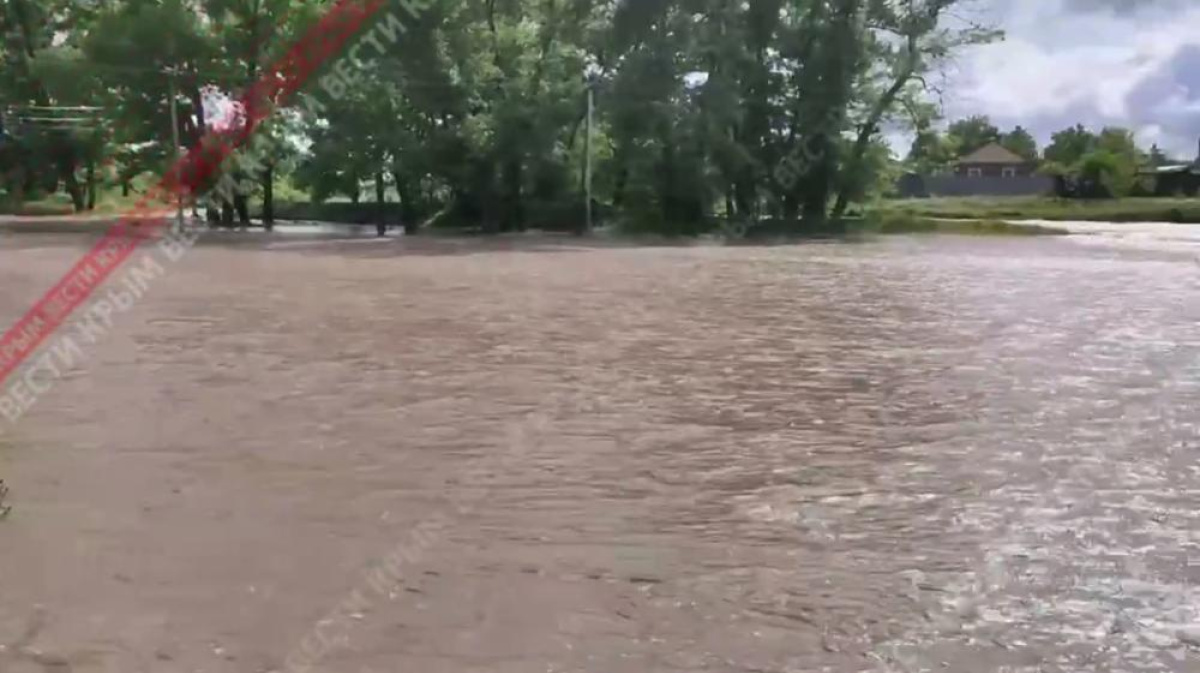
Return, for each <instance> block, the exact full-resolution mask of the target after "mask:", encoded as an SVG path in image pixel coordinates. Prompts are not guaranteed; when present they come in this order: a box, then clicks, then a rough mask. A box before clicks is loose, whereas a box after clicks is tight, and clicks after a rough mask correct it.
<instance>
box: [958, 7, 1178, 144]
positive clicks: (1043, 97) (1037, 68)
mask: <svg viewBox="0 0 1200 673" xmlns="http://www.w3.org/2000/svg"><path fill="white" fill-rule="evenodd" d="M989 2H990V4H989V5H988V6H986V7H984V8H983V10H982V16H981V17H979V18H982V19H984V20H991V21H992V22H993V23H995V24H997V25H999V26H1000V27H1002V28H1004V29H1005V30H1006V31H1007V32H1008V39H1007V40H1006V41H1004V42H1001V43H996V44H992V45H987V46H983V47H977V48H974V49H971V50H969V51H968V52H966V53H964V54H963V55H962V57H960V59H959V61H958V64H957V69H956V71H955V72H954V73H953V74H952V75H951V77H950V86H949V89H948V91H947V95H946V97H945V100H944V102H945V105H946V112H947V114H948V115H949V116H950V117H952V118H954V117H961V116H965V115H970V114H987V115H990V116H991V117H992V118H993V120H994V121H996V122H997V123H998V124H1000V125H1002V126H1004V127H1011V126H1013V125H1016V124H1021V125H1023V126H1025V127H1027V128H1030V129H1032V130H1033V131H1034V132H1035V133H1036V134H1037V135H1038V136H1040V139H1041V140H1042V141H1046V140H1048V139H1049V135H1050V134H1051V133H1052V132H1053V131H1055V130H1058V129H1061V128H1064V127H1066V126H1069V125H1073V124H1075V123H1083V124H1085V125H1089V126H1100V125H1104V124H1115V125H1123V126H1127V127H1130V128H1132V129H1134V130H1136V131H1138V133H1139V137H1140V138H1143V139H1144V140H1145V141H1150V142H1159V143H1160V144H1162V145H1163V146H1164V147H1166V148H1167V149H1169V150H1172V151H1175V152H1179V153H1184V154H1186V155H1187V156H1191V153H1192V152H1194V151H1195V147H1196V136H1198V135H1200V72H1197V70H1198V68H1200V7H1197V6H1195V5H1194V4H1192V3H1187V4H1184V3H1178V2H1171V1H1170V0H1164V1H1161V2H1159V3H1142V4H1140V5H1138V4H1131V3H1129V2H1126V1H1125V0H1066V1H1065V2H1064V0H989ZM1189 5H1191V6H1190V7H1189Z"/></svg>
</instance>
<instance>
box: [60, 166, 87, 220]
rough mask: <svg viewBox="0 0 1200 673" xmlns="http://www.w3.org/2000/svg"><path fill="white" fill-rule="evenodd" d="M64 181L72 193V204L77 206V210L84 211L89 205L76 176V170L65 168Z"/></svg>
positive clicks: (68, 190)
mask: <svg viewBox="0 0 1200 673" xmlns="http://www.w3.org/2000/svg"><path fill="white" fill-rule="evenodd" d="M63 182H64V184H65V186H66V189H67V193H68V194H70V195H71V204H72V205H73V206H75V212H77V213H82V212H83V210H84V208H86V207H87V202H86V200H85V199H84V192H83V189H82V188H81V187H80V185H79V180H77V179H76V178H75V171H74V170H71V169H66V170H64V171H63Z"/></svg>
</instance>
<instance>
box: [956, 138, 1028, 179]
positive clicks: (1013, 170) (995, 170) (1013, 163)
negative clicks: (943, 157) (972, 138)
mask: <svg viewBox="0 0 1200 673" xmlns="http://www.w3.org/2000/svg"><path fill="white" fill-rule="evenodd" d="M1036 171H1037V164H1036V163H1034V162H1032V161H1026V160H1025V158H1024V157H1022V156H1021V155H1019V154H1016V153H1015V152H1012V151H1010V150H1008V149H1006V148H1005V147H1003V146H1002V145H1000V144H999V143H991V144H988V145H985V146H983V147H981V148H979V149H977V150H975V151H974V152H972V153H970V154H968V155H967V156H965V157H962V158H960V159H959V160H958V163H956V164H955V165H954V174H955V175H957V176H959V177H964V178H1027V177H1029V176H1031V175H1033V174H1034V173H1035V172H1036Z"/></svg>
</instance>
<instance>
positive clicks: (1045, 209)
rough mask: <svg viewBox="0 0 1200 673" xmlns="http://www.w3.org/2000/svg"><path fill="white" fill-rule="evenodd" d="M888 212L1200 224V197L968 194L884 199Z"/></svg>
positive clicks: (879, 209) (878, 209) (882, 210)
mask: <svg viewBox="0 0 1200 673" xmlns="http://www.w3.org/2000/svg"><path fill="white" fill-rule="evenodd" d="M871 212H872V213H879V214H884V215H900V214H903V215H912V216H916V217H928V218H940V219H950V220H1050V221H1058V222H1062V221H1071V220H1092V221H1100V222H1176V223H1186V224H1200V199H1182V198H1144V199H1143V198H1137V199H1134V198H1128V199H1106V200H1097V201H1082V200H1074V199H1070V200H1068V199H1055V198H1049V197H1010V198H988V197H963V198H936V199H902V200H893V201H881V202H879V203H878V204H876V205H875V207H874V208H872V209H871Z"/></svg>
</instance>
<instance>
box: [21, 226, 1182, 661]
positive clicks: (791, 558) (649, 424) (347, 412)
mask: <svg viewBox="0 0 1200 673" xmlns="http://www.w3.org/2000/svg"><path fill="white" fill-rule="evenodd" d="M12 241H13V239H12V238H9V239H6V240H5V242H6V243H11V242H12ZM267 245H268V244H263V245H261V246H256V245H242V246H238V247H224V246H215V245H214V246H201V247H200V248H198V249H196V250H195V251H194V252H193V253H192V254H191V255H190V256H189V257H187V258H186V259H185V260H184V261H183V262H182V263H181V264H180V265H179V266H178V267H175V268H172V269H170V273H169V274H168V275H167V276H166V277H164V278H163V279H161V280H160V281H159V283H158V285H157V286H156V287H155V288H154V289H153V290H152V292H151V293H150V294H149V295H148V296H147V297H146V298H145V299H144V300H143V302H142V303H140V304H139V305H138V306H137V307H136V308H135V309H134V310H133V311H132V312H131V313H129V314H127V315H125V316H123V317H122V318H121V322H120V323H119V325H118V326H117V328H116V329H115V330H114V333H113V334H112V335H111V336H110V337H109V338H108V339H107V340H106V341H104V342H102V343H100V344H98V345H96V346H94V347H90V348H89V350H88V355H89V359H88V361H87V362H86V364H85V365H84V366H83V367H81V368H80V370H79V371H78V372H75V373H72V374H71V375H70V376H69V377H68V379H67V380H66V381H64V382H62V383H60V384H59V386H58V387H57V388H56V389H55V390H54V391H53V392H52V393H50V394H49V395H47V396H46V397H45V398H44V399H43V400H42V401H41V403H40V404H39V405H38V406H37V407H36V408H35V409H34V410H33V411H32V412H31V413H30V415H29V416H27V417H26V418H24V419H23V420H22V421H21V423H20V425H19V426H18V427H16V428H15V429H10V430H9V431H7V432H6V433H5V435H4V436H3V444H2V445H0V476H2V477H3V478H4V479H6V480H7V481H8V482H9V483H10V485H11V487H12V490H13V493H12V496H11V498H12V500H13V503H12V504H14V506H15V508H14V510H13V514H12V516H11V518H10V519H9V520H7V521H5V522H2V523H0V644H3V645H4V648H3V649H0V671H5V673H7V672H8V671H14V672H15V673H27V672H33V673H41V672H43V671H54V672H55V673H60V672H62V671H72V672H75V673H88V672H91V671H104V672H108V671H112V672H114V673H116V672H118V671H119V672H121V673H131V672H136V671H147V672H149V671H193V672H196V673H200V672H202V671H203V672H205V673H210V672H220V673H225V672H229V673H233V672H235V671H236V672H253V673H265V672H267V671H281V672H282V671H288V672H289V673H290V672H291V671H299V670H327V671H337V672H339V673H342V672H347V673H369V672H376V673H385V672H387V673H390V672H392V671H422V672H433V673H438V672H447V673H450V672H453V673H459V672H465V671H481V672H482V671H488V672H510V671H511V672H513V673H516V672H529V671H546V672H551V671H553V672H565V671H589V672H591V671H597V672H606V673H608V672H617V673H624V672H629V673H635V672H636V673H643V672H646V671H681V672H683V671H686V672H694V671H714V672H715V671H756V672H761V671H771V672H779V673H783V672H787V673H810V672H823V671H829V672H835V673H841V672H858V671H904V672H906V673H909V672H911V673H915V672H917V671H964V672H972V673H974V672H984V673H1018V672H1021V673H1026V672H1027V673H1034V672H1040V671H1047V672H1079V673H1083V672H1089V673H1090V672H1094V671H1137V672H1158V671H1162V672H1169V673H1176V672H1189V671H1200V462H1198V461H1197V458H1198V457H1200V404H1198V403H1200V330H1198V329H1197V324H1198V320H1200V292H1198V290H1200V267H1198V266H1197V264H1196V261H1195V253H1194V252H1193V251H1191V250H1190V248H1188V247H1187V246H1183V245H1180V246H1172V245H1164V246H1153V247H1130V246H1122V245H1118V244H1103V243H1098V242H1097V241H1096V240H1087V241H1081V240H1078V239H1076V238H1075V237H1071V238H1065V239H1064V238H1045V239H1042V238H1037V239H990V238H989V239H977V238H957V237H914V238H904V237H896V238H886V239H881V240H877V241H872V242H867V243H859V244H816V245H803V246H789V247H774V248H770V247H727V248H722V247H704V246H697V247H674V248H672V247H662V248H622V247H608V246H599V245H588V246H583V245H576V244H573V243H572V241H570V240H538V239H530V240H522V241H504V240H501V241H483V242H480V241H419V240H408V241H406V240H388V241H380V242H374V243H371V242H365V241H346V242H313V243H312V244H308V243H304V244H297V245H290V244H288V245H283V246H279V245H275V244H271V245H272V246H273V247H270V248H268V247H267ZM78 252H79V248H77V247H75V246H74V245H73V244H68V243H65V242H64V241H63V240H62V237H55V238H53V239H50V238H47V239H45V241H43V240H42V239H38V238H36V237H32V236H31V237H25V238H23V239H22V240H21V242H20V243H19V244H16V245H10V246H9V247H6V248H4V249H0V316H2V317H3V319H4V321H5V322H9V321H11V320H13V319H15V317H16V316H17V315H19V312H20V311H21V310H23V309H24V308H25V307H26V306H27V305H28V304H29V303H30V300H31V298H32V297H34V296H36V294H37V293H38V292H40V291H42V290H44V288H46V287H49V285H50V284H51V283H52V281H53V280H54V279H55V276H56V274H58V273H60V272H61V271H62V270H64V269H65V268H66V267H67V265H68V264H69V263H70V262H71V261H72V260H73V258H74V256H75V255H77V254H78ZM381 568H382V569H384V570H386V572H382V573H381V572H380V569H381ZM314 643H317V644H314ZM305 662H307V667H305V666H304V664H305Z"/></svg>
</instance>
